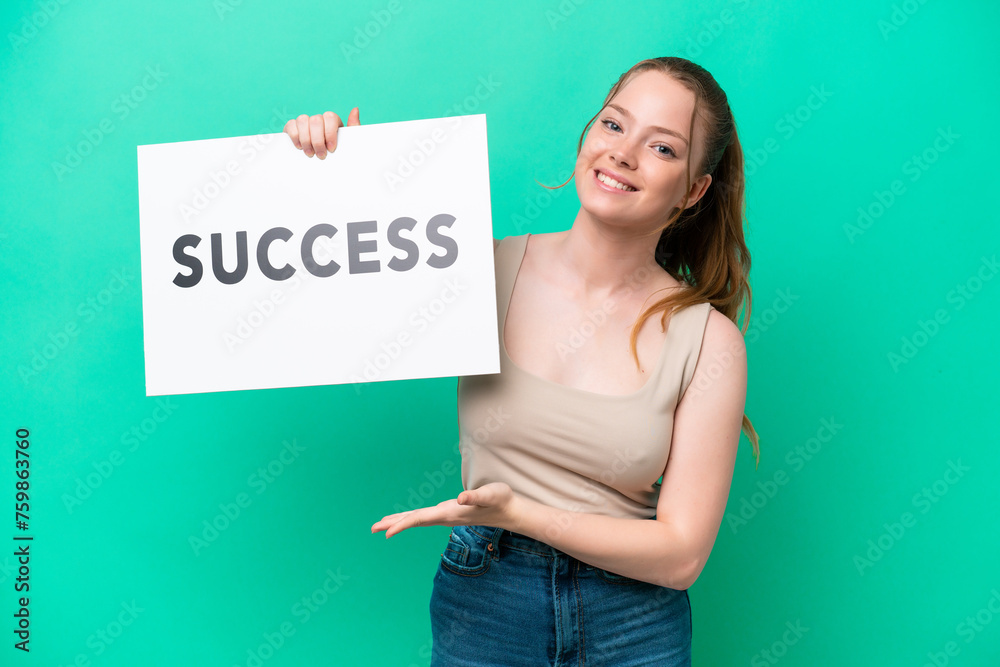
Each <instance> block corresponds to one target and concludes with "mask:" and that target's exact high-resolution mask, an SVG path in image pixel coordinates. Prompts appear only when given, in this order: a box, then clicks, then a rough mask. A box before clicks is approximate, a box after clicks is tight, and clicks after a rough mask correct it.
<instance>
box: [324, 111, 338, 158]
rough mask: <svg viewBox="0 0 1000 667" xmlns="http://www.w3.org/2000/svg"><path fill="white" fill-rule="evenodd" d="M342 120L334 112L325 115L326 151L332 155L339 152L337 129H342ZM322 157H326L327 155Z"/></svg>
mask: <svg viewBox="0 0 1000 667" xmlns="http://www.w3.org/2000/svg"><path fill="white" fill-rule="evenodd" d="M340 125H341V123H340V118H339V117H338V116H337V114H335V113H333V112H332V111H327V112H326V113H325V114H323V127H324V129H325V135H324V137H323V140H324V142H325V143H326V150H328V151H330V152H331V153H332V152H333V151H335V150H337V129H338V128H339V127H340ZM320 157H326V156H325V155H323V156H320Z"/></svg>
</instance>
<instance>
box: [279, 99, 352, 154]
mask: <svg viewBox="0 0 1000 667" xmlns="http://www.w3.org/2000/svg"><path fill="white" fill-rule="evenodd" d="M353 125H361V120H360V118H359V114H358V108H357V107H354V108H353V109H352V110H351V114H350V115H349V116H348V117H347V126H348V127H351V126H353ZM343 126H344V123H343V122H342V121H341V120H340V116H338V115H337V114H335V113H333V112H332V111H327V112H326V113H324V114H320V115H317V116H307V115H305V114H302V115H301V116H299V117H298V118H293V119H291V120H290V121H288V122H287V123H285V129H284V132H285V134H287V135H288V136H289V137H290V138H291V140H292V143H293V144H294V145H295V147H296V148H298V149H299V150H301V151H302V152H303V153H305V154H306V156H307V157H312V156H314V155H315V156H316V157H318V158H319V159H320V160H323V159H325V158H326V156H327V153H332V152H333V151H335V150H336V149H337V130H338V129H339V128H341V127H343Z"/></svg>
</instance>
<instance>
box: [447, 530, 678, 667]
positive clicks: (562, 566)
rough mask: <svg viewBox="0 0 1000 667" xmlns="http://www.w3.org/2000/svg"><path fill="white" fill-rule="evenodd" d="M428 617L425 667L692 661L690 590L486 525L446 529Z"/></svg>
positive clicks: (616, 665) (559, 666) (625, 666)
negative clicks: (448, 531)
mask: <svg viewBox="0 0 1000 667" xmlns="http://www.w3.org/2000/svg"><path fill="white" fill-rule="evenodd" d="M430 613H431V634H432V637H433V646H432V653H431V667H459V666H461V667H481V666H484V665H491V666H497V667H501V666H502V667H521V666H522V665H523V666H524V667H542V666H545V665H550V666H552V667H566V666H568V665H573V666H574V667H583V666H584V665H587V666H593V665H609V666H610V665H613V666H614V667H631V666H637V665H657V666H659V667H662V666H665V665H667V666H674V665H687V666H689V665H690V664H691V605H690V601H689V599H688V594H687V591H686V590H675V589H673V588H665V587H663V586H657V585H655V584H650V583H647V582H643V581H639V580H637V579H631V578H629V577H625V576H622V575H619V574H614V573H612V572H608V571H607V570H602V569H600V568H596V567H593V566H591V565H588V564H586V563H583V562H581V561H579V560H577V559H576V558H573V557H572V556H570V555H568V554H566V553H564V552H562V551H559V550H558V549H554V548H553V547H551V546H549V545H547V544H545V543H544V542H539V541H538V540H534V539H532V538H530V537H528V536H526V535H521V534H518V533H512V532H510V531H508V530H503V529H501V528H495V527H492V526H454V527H453V528H452V531H451V534H450V535H449V537H448V544H447V545H446V547H445V552H444V553H443V554H442V555H441V562H440V564H439V565H438V570H437V573H436V574H435V575H434V590H433V592H432V593H431V601H430Z"/></svg>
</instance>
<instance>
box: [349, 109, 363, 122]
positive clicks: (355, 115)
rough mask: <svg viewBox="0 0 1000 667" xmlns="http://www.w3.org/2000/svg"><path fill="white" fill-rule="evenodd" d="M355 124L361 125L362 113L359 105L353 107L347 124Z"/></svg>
mask: <svg viewBox="0 0 1000 667" xmlns="http://www.w3.org/2000/svg"><path fill="white" fill-rule="evenodd" d="M354 125H361V114H360V112H359V111H358V108H357V107H354V108H353V109H351V113H350V115H349V116H348V117H347V126H348V127H351V126H354Z"/></svg>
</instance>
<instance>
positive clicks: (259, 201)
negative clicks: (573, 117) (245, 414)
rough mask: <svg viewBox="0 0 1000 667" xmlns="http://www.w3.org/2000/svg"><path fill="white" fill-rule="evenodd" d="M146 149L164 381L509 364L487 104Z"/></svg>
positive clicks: (144, 232)
mask: <svg viewBox="0 0 1000 667" xmlns="http://www.w3.org/2000/svg"><path fill="white" fill-rule="evenodd" d="M137 152H138V168H139V228H140V249H141V257H142V311H143V337H144V345H145V361H146V394H147V395H148V396H158V395H165V394H181V393H199V392H210V391H227V390H237V389H265V388H274V387H297V386H311V385H322V384H344V383H352V382H375V381H383V380H402V379H413V378H432V377H447V376H458V375H477V374H482V373H497V372H499V370H500V360H499V341H498V337H497V313H496V286H495V281H494V269H493V246H492V238H493V234H492V221H491V216H490V191H489V164H488V160H487V145H486V116H485V115H483V114H477V115H470V116H453V117H449V118H438V119H430V120H417V121H406V122H399V123H383V124H379V125H362V126H357V127H342V128H340V130H339V131H338V136H337V150H336V151H335V152H333V153H331V154H330V155H328V156H327V158H326V159H325V160H319V159H318V158H315V157H314V158H307V157H306V156H305V155H304V154H303V153H302V151H300V150H298V149H296V148H295V147H294V146H293V145H292V143H291V141H290V140H289V138H288V136H287V135H285V134H283V133H276V134H261V135H254V136H247V137H233V138H227V139H208V140H203V141H184V142H179V143H168V144H152V145H145V146H138V148H137ZM219 260H221V262H220V261H219Z"/></svg>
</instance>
